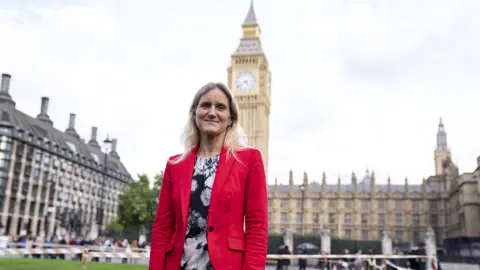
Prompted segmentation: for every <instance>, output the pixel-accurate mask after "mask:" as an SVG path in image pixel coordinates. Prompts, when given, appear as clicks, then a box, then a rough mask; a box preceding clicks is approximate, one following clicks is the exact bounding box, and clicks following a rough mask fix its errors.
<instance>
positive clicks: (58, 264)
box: [0, 258, 147, 270]
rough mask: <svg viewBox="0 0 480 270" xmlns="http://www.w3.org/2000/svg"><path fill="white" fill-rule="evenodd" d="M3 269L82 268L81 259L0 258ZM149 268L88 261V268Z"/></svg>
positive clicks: (98, 269)
mask: <svg viewBox="0 0 480 270" xmlns="http://www.w3.org/2000/svg"><path fill="white" fill-rule="evenodd" d="M0 269H1V270H44V269H45V270H46V269H48V270H56V269H58V270H82V264H81V263H80V261H71V260H42V259H10V258H4V259H2V258H0ZM114 269H115V270H147V266H146V265H137V264H120V263H96V262H87V270H114Z"/></svg>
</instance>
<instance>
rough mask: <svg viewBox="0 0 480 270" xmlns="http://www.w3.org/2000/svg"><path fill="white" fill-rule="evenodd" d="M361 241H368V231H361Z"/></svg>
mask: <svg viewBox="0 0 480 270" xmlns="http://www.w3.org/2000/svg"><path fill="white" fill-rule="evenodd" d="M362 240H364V241H367V240H368V230H362Z"/></svg>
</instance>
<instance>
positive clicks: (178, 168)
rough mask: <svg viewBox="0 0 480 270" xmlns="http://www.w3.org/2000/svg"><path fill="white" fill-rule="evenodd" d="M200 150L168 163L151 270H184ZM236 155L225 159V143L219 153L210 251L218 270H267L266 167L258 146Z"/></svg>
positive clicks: (153, 238)
mask: <svg viewBox="0 0 480 270" xmlns="http://www.w3.org/2000/svg"><path fill="white" fill-rule="evenodd" d="M197 149H198V146H197V147H196V148H195V149H194V151H192V153H191V154H190V155H189V156H188V157H187V158H186V159H185V160H183V161H181V162H179V163H177V164H171V163H169V162H168V163H167V166H166V168H165V172H164V176H163V183H162V189H161V191H160V200H159V203H158V208H157V213H156V217H155V221H154V223H153V229H152V245H151V252H150V265H149V270H178V269H180V263H181V258H182V254H183V245H184V241H185V235H186V224H187V218H188V216H187V214H188V209H189V206H190V192H191V183H192V176H193V169H194V162H195V157H196V152H197ZM236 155H237V158H238V160H237V159H235V157H233V156H229V157H228V159H227V158H226V148H225V147H224V148H223V150H222V152H221V154H220V160H219V163H218V168H217V173H216V175H215V180H214V182H213V188H212V196H211V198H212V199H211V202H210V208H209V215H208V233H207V241H208V252H209V255H210V260H211V262H212V265H213V267H214V269H215V270H237V269H238V270H260V269H261V270H264V269H265V266H266V260H267V258H266V256H267V245H268V199H267V182H266V179H265V169H264V166H263V162H262V157H261V154H260V152H259V151H258V150H256V149H251V148H247V149H243V150H239V151H237V152H236ZM175 157H176V156H174V157H171V158H170V159H173V158H175ZM244 221H245V223H244Z"/></svg>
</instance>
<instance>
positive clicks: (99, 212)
mask: <svg viewBox="0 0 480 270" xmlns="http://www.w3.org/2000/svg"><path fill="white" fill-rule="evenodd" d="M111 144H112V140H110V138H109V137H108V135H107V138H106V139H105V140H104V141H103V146H104V148H105V153H104V159H103V176H102V180H101V181H100V196H99V197H100V202H99V207H98V208H97V224H98V235H99V236H100V235H102V227H103V213H104V212H103V211H104V209H103V205H104V202H103V199H104V198H103V197H104V189H105V184H106V183H105V182H106V180H107V177H108V166H107V164H108V151H109V150H110V145H111Z"/></svg>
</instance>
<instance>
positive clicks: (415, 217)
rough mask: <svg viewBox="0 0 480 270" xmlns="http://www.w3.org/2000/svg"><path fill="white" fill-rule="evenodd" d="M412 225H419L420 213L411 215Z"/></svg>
mask: <svg viewBox="0 0 480 270" xmlns="http://www.w3.org/2000/svg"><path fill="white" fill-rule="evenodd" d="M413 226H420V215H419V214H414V215H413Z"/></svg>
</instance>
